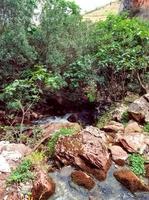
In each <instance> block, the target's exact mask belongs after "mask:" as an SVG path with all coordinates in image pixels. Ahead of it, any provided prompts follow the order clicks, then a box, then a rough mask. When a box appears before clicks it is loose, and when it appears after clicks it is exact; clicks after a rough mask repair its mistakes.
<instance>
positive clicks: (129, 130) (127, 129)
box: [125, 121, 142, 134]
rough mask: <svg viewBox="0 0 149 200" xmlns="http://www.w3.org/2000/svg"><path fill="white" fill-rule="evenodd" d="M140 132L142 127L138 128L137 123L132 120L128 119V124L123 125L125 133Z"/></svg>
mask: <svg viewBox="0 0 149 200" xmlns="http://www.w3.org/2000/svg"><path fill="white" fill-rule="evenodd" d="M135 132H138V133H141V132H142V129H141V128H140V126H139V124H138V123H137V122H134V121H130V122H129V123H128V125H127V126H126V127H125V133H126V134H127V133H135Z"/></svg>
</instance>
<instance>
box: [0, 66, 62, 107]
mask: <svg viewBox="0 0 149 200" xmlns="http://www.w3.org/2000/svg"><path fill="white" fill-rule="evenodd" d="M21 77H22V79H16V80H14V81H13V82H12V83H10V84H8V85H6V87H5V88H4V89H3V93H2V94H1V96H0V98H1V100H3V101H4V102H5V103H7V108H8V109H11V110H20V109H22V107H23V109H24V110H26V109H28V107H30V108H31V107H33V106H34V105H35V104H36V103H37V102H38V100H39V98H40V95H41V94H43V86H44V88H47V89H50V90H51V91H55V90H58V89H60V88H61V87H62V86H64V84H66V83H65V82H64V81H63V80H62V78H61V76H60V75H57V74H51V73H48V71H47V69H46V68H44V67H43V66H35V67H34V68H33V69H32V70H31V69H29V70H26V71H25V72H23V73H22V74H21Z"/></svg>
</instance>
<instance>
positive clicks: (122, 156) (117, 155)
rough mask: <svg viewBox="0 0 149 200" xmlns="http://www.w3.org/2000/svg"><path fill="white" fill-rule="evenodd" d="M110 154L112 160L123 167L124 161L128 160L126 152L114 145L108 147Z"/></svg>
mask: <svg viewBox="0 0 149 200" xmlns="http://www.w3.org/2000/svg"><path fill="white" fill-rule="evenodd" d="M110 150H111V154H112V160H113V161H114V162H115V163H116V164H118V165H120V166H123V165H124V164H125V161H126V160H127V158H128V154H127V152H126V151H124V150H123V149H122V148H121V147H120V146H117V145H114V146H112V147H110Z"/></svg>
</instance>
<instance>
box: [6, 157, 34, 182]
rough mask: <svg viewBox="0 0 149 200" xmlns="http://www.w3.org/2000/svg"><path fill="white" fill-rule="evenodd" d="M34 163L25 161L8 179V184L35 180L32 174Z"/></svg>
mask: <svg viewBox="0 0 149 200" xmlns="http://www.w3.org/2000/svg"><path fill="white" fill-rule="evenodd" d="M31 167H32V163H31V161H30V160H29V159H25V160H23V161H22V162H21V164H20V165H19V166H18V167H17V168H16V169H15V170H14V171H12V172H11V174H10V176H9V177H8V179H7V183H8V184H13V183H21V182H26V181H29V180H31V179H33V178H34V174H33V172H31Z"/></svg>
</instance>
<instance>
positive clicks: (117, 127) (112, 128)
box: [103, 121, 124, 133]
mask: <svg viewBox="0 0 149 200" xmlns="http://www.w3.org/2000/svg"><path fill="white" fill-rule="evenodd" d="M103 130H104V131H105V132H114V133H117V132H119V131H122V132H123V131H124V125H123V124H121V123H119V122H115V121H111V122H109V124H108V125H106V126H104V128H103Z"/></svg>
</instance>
